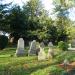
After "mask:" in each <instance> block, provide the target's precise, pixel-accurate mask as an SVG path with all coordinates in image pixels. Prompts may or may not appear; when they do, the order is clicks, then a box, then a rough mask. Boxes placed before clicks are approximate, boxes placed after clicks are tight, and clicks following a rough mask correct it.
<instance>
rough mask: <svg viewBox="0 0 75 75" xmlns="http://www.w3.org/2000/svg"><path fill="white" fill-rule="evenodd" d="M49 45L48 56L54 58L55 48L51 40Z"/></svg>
mask: <svg viewBox="0 0 75 75" xmlns="http://www.w3.org/2000/svg"><path fill="white" fill-rule="evenodd" d="M48 47H49V50H48V54H47V58H48V59H50V58H53V56H54V50H53V44H52V42H49V44H48Z"/></svg>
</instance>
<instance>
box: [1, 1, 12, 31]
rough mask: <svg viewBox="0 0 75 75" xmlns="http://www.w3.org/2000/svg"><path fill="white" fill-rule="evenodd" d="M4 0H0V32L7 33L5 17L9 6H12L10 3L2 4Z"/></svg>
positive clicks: (7, 26) (7, 27)
mask: <svg viewBox="0 0 75 75" xmlns="http://www.w3.org/2000/svg"><path fill="white" fill-rule="evenodd" d="M3 2H4V0H0V30H1V31H5V32H8V31H9V25H8V24H7V19H6V17H7V15H8V12H9V8H8V7H10V5H11V4H12V2H10V3H5V4H4V3H3Z"/></svg>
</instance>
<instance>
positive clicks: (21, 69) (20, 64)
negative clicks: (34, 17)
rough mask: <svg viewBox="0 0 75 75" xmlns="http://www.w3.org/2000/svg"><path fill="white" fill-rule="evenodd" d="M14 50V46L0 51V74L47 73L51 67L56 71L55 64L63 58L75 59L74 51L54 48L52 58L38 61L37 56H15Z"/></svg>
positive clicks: (43, 74) (28, 74)
mask: <svg viewBox="0 0 75 75" xmlns="http://www.w3.org/2000/svg"><path fill="white" fill-rule="evenodd" d="M26 50H28V48H26ZM15 51H16V48H6V49H4V50H3V51H0V75H49V74H50V71H51V70H52V68H53V70H52V72H54V71H55V72H57V71H58V70H57V69H56V68H58V67H56V65H57V64H59V63H62V61H63V60H64V59H65V58H68V59H69V60H70V61H75V52H69V51H65V52H63V51H58V50H56V51H55V52H56V56H55V57H54V58H53V59H50V60H46V61H38V60H37V56H24V57H16V56H15ZM45 52H46V53H47V52H48V47H46V48H45ZM11 55H13V56H11ZM54 68H55V69H54ZM58 69H59V68H58ZM60 72H61V71H60ZM56 75H58V74H56ZM59 75H61V73H60V74H59Z"/></svg>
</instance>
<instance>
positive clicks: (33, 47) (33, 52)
mask: <svg viewBox="0 0 75 75" xmlns="http://www.w3.org/2000/svg"><path fill="white" fill-rule="evenodd" d="M36 49H37V46H36V40H33V41H32V42H31V43H30V49H29V51H28V55H36Z"/></svg>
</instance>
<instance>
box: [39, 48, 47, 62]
mask: <svg viewBox="0 0 75 75" xmlns="http://www.w3.org/2000/svg"><path fill="white" fill-rule="evenodd" d="M38 60H39V61H41V60H46V53H45V52H44V48H42V47H40V51H39V53H38Z"/></svg>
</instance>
